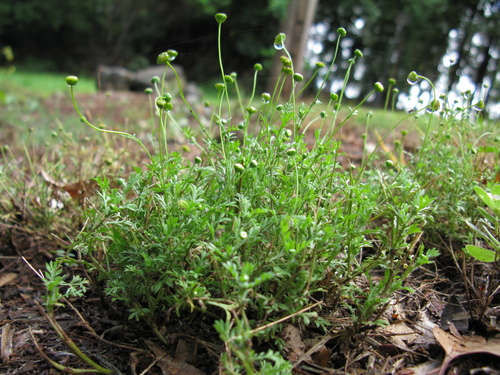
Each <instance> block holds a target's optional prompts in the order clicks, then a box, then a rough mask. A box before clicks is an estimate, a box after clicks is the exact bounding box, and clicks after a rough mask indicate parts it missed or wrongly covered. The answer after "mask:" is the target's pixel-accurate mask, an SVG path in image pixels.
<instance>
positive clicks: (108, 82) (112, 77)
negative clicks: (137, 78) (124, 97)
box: [97, 65, 133, 91]
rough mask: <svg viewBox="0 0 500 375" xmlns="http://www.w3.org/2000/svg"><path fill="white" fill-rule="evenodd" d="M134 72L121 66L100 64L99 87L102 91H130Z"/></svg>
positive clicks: (98, 72)
mask: <svg viewBox="0 0 500 375" xmlns="http://www.w3.org/2000/svg"><path fill="white" fill-rule="evenodd" d="M132 76H133V73H132V72H131V71H129V70H127V69H125V68H123V67H121V66H108V65H99V66H98V67H97V87H99V89H100V90H102V91H108V90H110V91H128V90H129V88H130V80H131V79H132Z"/></svg>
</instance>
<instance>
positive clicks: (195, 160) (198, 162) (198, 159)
mask: <svg viewBox="0 0 500 375" xmlns="http://www.w3.org/2000/svg"><path fill="white" fill-rule="evenodd" d="M202 161H203V160H202V159H201V158H200V157H199V156H197V157H195V158H194V163H195V164H201V162H202Z"/></svg>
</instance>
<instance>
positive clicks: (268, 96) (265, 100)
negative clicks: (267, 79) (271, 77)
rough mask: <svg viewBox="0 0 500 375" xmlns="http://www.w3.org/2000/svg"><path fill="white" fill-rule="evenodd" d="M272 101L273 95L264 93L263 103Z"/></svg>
mask: <svg viewBox="0 0 500 375" xmlns="http://www.w3.org/2000/svg"><path fill="white" fill-rule="evenodd" d="M270 100H271V94H269V93H268V92H263V93H262V101H263V102H264V103H269V101H270Z"/></svg>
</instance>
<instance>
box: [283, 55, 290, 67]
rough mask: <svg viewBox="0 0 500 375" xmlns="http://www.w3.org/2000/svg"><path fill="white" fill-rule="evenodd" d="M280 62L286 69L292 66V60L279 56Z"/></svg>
mask: <svg viewBox="0 0 500 375" xmlns="http://www.w3.org/2000/svg"><path fill="white" fill-rule="evenodd" d="M280 61H281V63H282V64H283V66H286V67H291V66H292V60H290V58H289V57H287V56H280Z"/></svg>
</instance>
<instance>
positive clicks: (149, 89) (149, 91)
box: [144, 87, 153, 95]
mask: <svg viewBox="0 0 500 375" xmlns="http://www.w3.org/2000/svg"><path fill="white" fill-rule="evenodd" d="M144 92H145V93H146V94H148V95H151V94H152V93H153V89H152V88H151V87H148V88H147V89H145V90H144Z"/></svg>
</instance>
